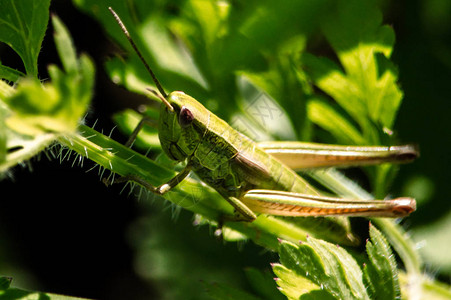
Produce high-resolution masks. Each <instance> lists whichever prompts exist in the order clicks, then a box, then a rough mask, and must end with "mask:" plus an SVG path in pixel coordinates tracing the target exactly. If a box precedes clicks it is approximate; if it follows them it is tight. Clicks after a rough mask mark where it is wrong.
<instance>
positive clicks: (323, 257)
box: [276, 238, 369, 299]
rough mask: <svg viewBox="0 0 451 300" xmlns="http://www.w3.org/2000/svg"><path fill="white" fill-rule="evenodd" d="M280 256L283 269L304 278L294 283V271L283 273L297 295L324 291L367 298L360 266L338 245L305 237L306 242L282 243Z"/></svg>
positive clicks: (339, 295)
mask: <svg viewBox="0 0 451 300" xmlns="http://www.w3.org/2000/svg"><path fill="white" fill-rule="evenodd" d="M279 255H280V261H281V263H282V264H283V265H284V267H285V268H287V269H288V270H290V271H292V272H294V273H295V274H296V276H297V277H299V276H300V277H303V278H304V279H303V280H301V281H298V282H299V283H297V282H296V281H294V280H293V278H294V277H293V274H291V275H290V276H291V277H289V276H285V277H286V278H289V284H290V285H291V286H292V289H291V290H292V291H295V292H297V293H299V294H300V295H302V294H308V293H310V292H312V291H316V292H315V293H319V292H318V290H323V291H326V292H328V293H329V294H330V295H331V296H333V297H336V298H337V299H369V296H368V294H367V292H366V289H365V286H364V284H363V281H362V276H363V275H362V271H361V269H360V268H359V266H358V265H357V263H356V262H355V260H354V258H353V257H352V256H351V255H350V254H349V253H347V252H346V250H344V249H343V248H341V247H339V246H337V245H333V244H331V243H328V242H325V241H322V240H317V239H314V238H308V240H307V243H302V244H301V245H295V244H293V243H290V242H282V243H281V244H280V247H279ZM276 275H277V274H276ZM285 277H284V278H285ZM284 278H281V280H282V281H283V280H284ZM306 281H307V284H306ZM277 283H278V284H279V281H277ZM282 292H284V291H283V290H282ZM292 294H293V292H292ZM311 296H312V295H311Z"/></svg>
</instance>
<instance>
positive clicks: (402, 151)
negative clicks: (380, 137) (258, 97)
mask: <svg viewBox="0 0 451 300" xmlns="http://www.w3.org/2000/svg"><path fill="white" fill-rule="evenodd" d="M258 146H259V147H260V148H262V149H263V150H265V151H266V152H267V153H269V154H271V155H272V156H274V157H276V158H277V159H278V160H280V161H281V162H283V163H284V164H285V165H287V166H288V167H290V168H292V169H294V170H301V169H308V168H321V167H350V166H363V165H375V164H380V163H384V162H394V163H406V162H410V161H412V160H414V159H415V158H417V157H418V156H419V152H418V149H417V148H416V147H415V146H413V145H402V146H392V147H384V146H339V145H328V144H317V143H303V142H264V143H259V144H258Z"/></svg>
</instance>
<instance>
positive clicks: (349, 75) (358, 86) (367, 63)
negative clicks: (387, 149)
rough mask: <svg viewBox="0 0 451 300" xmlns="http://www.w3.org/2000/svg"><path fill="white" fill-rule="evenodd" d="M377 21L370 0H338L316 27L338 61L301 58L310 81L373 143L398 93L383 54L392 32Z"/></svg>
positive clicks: (395, 105) (398, 98)
mask: <svg viewBox="0 0 451 300" xmlns="http://www.w3.org/2000/svg"><path fill="white" fill-rule="evenodd" d="M381 22H382V16H381V13H380V11H379V10H378V9H377V7H376V5H375V1H364V2H362V1H356V0H350V1H338V4H337V10H334V11H333V12H331V13H330V14H329V15H326V17H325V18H324V22H323V23H322V24H323V25H322V29H323V32H324V34H325V36H326V38H327V40H328V41H329V43H330V44H331V45H332V48H333V49H334V51H335V52H336V54H337V56H338V59H339V61H340V63H341V67H339V66H338V65H336V63H334V62H332V61H330V60H329V59H326V58H316V57H313V56H311V55H305V56H303V58H302V63H303V65H304V67H305V68H306V70H307V73H308V74H309V75H310V76H311V77H312V79H313V81H314V84H315V85H317V86H318V87H319V88H320V89H322V90H323V91H324V92H326V93H327V94H328V95H330V96H331V97H332V98H334V100H336V101H337V103H338V104H339V105H340V106H341V107H342V108H343V109H344V110H345V111H346V112H347V113H348V114H349V115H350V116H351V117H352V118H353V119H354V120H355V121H356V122H357V123H358V124H359V126H360V128H359V130H361V131H362V133H363V136H364V137H365V139H367V140H369V141H370V142H371V143H375V144H378V143H380V138H379V133H378V132H377V130H378V128H388V129H391V128H392V126H393V122H394V120H395V116H396V112H397V110H398V107H399V105H400V103H401V99H402V96H403V95H402V92H401V91H400V89H399V87H398V86H397V84H396V81H397V71H396V70H395V68H394V66H393V65H392V64H391V63H390V62H389V60H388V58H389V57H390V54H391V52H392V48H393V43H394V33H393V30H392V29H391V28H390V27H388V26H383V25H381ZM319 125H320V126H321V124H319ZM375 126H376V127H375ZM333 134H334V135H336V136H337V137H339V136H340V134H339V133H338V132H333ZM344 135H345V134H341V136H342V137H343V136H344Z"/></svg>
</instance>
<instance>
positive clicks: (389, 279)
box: [364, 225, 401, 299]
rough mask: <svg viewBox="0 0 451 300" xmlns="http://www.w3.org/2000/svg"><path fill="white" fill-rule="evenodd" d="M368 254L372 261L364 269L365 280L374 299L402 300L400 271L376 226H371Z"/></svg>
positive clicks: (367, 247) (367, 246)
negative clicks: (399, 279)
mask: <svg viewBox="0 0 451 300" xmlns="http://www.w3.org/2000/svg"><path fill="white" fill-rule="evenodd" d="M370 239H371V240H369V241H368V242H367V243H366V252H367V253H368V257H369V259H370V262H369V264H367V265H365V267H364V279H365V282H366V283H367V286H368V291H369V293H370V295H371V298H373V299H400V297H401V290H400V288H399V282H398V270H397V265H396V260H395V257H394V255H393V253H392V251H391V248H390V246H389V244H388V242H387V240H386V239H385V237H384V236H383V235H382V233H381V232H380V231H379V230H377V229H376V227H375V226H374V225H372V226H370Z"/></svg>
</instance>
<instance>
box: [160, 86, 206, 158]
mask: <svg viewBox="0 0 451 300" xmlns="http://www.w3.org/2000/svg"><path fill="white" fill-rule="evenodd" d="M166 100H167V103H162V104H161V109H160V118H159V124H158V136H159V138H160V143H161V147H162V148H163V151H164V152H165V153H166V154H167V155H168V156H169V157H170V158H171V159H174V160H177V161H183V160H185V159H186V158H187V157H189V156H191V155H192V154H193V153H194V151H195V150H196V148H197V146H198V145H199V143H200V142H201V140H202V137H203V136H204V134H205V131H206V130H207V127H208V121H209V119H210V112H209V111H208V110H207V109H206V108H205V107H204V106H203V105H202V104H200V103H199V102H198V101H196V100H195V99H194V98H192V97H190V96H188V95H186V94H185V93H183V92H172V93H170V94H169V95H168V96H167V97H166ZM168 104H169V105H168Z"/></svg>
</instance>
